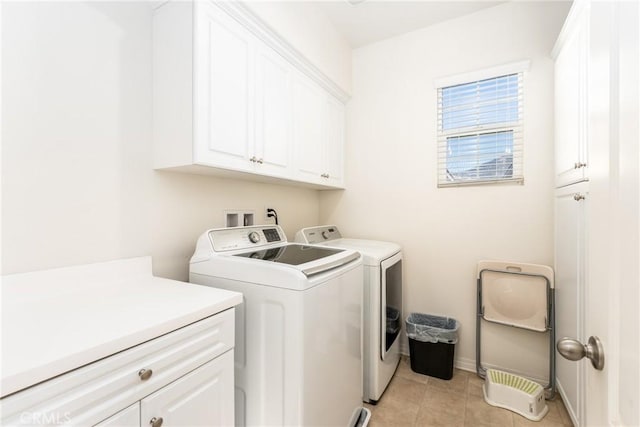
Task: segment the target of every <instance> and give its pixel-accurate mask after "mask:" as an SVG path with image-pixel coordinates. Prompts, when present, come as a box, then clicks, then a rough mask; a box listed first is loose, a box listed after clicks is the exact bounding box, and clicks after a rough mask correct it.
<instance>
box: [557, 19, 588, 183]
mask: <svg viewBox="0 0 640 427" xmlns="http://www.w3.org/2000/svg"><path fill="white" fill-rule="evenodd" d="M574 24H575V25H574V28H573V29H572V31H571V33H570V34H569V37H568V39H567V41H566V43H565V45H564V46H563V47H562V50H561V51H560V54H559V55H558V57H557V59H556V65H555V147H556V186H557V187H561V186H564V185H568V184H572V183H576V182H580V181H583V180H585V179H587V176H588V175H587V165H588V161H587V121H586V112H587V101H588V100H587V96H586V84H587V74H586V73H587V59H588V58H587V25H588V22H587V20H586V15H585V14H583V15H581V16H579V17H578V19H577V20H576V21H575V22H574Z"/></svg>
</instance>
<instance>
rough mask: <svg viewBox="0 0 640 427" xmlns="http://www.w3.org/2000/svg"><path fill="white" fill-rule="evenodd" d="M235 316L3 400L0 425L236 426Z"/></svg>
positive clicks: (199, 324)
mask: <svg viewBox="0 0 640 427" xmlns="http://www.w3.org/2000/svg"><path fill="white" fill-rule="evenodd" d="M234 331H235V325H234V309H228V310H225V311H223V312H221V313H218V314H216V315H214V316H211V317H208V318H206V319H202V320H200V321H198V322H195V323H192V324H190V325H188V326H185V327H183V328H180V329H178V330H175V331H173V332H171V333H168V334H165V335H162V336H160V337H158V338H155V339H152V340H150V341H147V342H144V343H141V344H139V345H137V346H134V347H131V348H129V349H127V350H124V351H120V352H118V353H116V354H113V355H111V356H109V357H106V358H103V359H100V360H98V361H96V362H93V363H91V364H89V365H85V366H83V367H79V368H78V369H75V370H73V371H71V372H68V373H66V374H64V375H60V376H58V377H55V378H53V379H51V380H48V381H45V382H43V383H40V384H37V385H34V386H32V387H30V388H27V389H25V390H22V391H20V392H17V393H14V394H12V395H10V396H7V397H4V398H3V399H1V400H0V414H1V418H0V425H2V426H27V425H29V426H31V425H56V424H64V425H73V426H100V427H105V426H118V427H129V426H132V427H133V426H144V427H149V426H151V427H160V426H184V427H191V426H229V425H233V424H234V376H233V370H234V365H233V354H234V350H233V347H234V335H235V332H234Z"/></svg>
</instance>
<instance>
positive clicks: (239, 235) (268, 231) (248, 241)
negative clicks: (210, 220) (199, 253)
mask: <svg viewBox="0 0 640 427" xmlns="http://www.w3.org/2000/svg"><path fill="white" fill-rule="evenodd" d="M209 240H210V241H211V245H212V246H213V250H214V251H216V252H224V251H230V250H236V249H245V248H255V247H260V246H264V245H268V244H271V243H280V242H286V241H287V238H286V236H285V234H284V232H283V231H282V229H281V228H280V226H278V225H262V226H250V227H230V228H218V229H215V230H209Z"/></svg>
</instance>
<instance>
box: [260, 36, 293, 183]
mask: <svg viewBox="0 0 640 427" xmlns="http://www.w3.org/2000/svg"><path fill="white" fill-rule="evenodd" d="M292 73H293V67H292V66H291V65H289V64H288V63H287V62H286V61H285V60H284V58H282V57H281V56H280V55H279V54H278V53H276V52H275V51H274V50H273V49H271V48H270V47H268V46H267V45H265V44H263V43H259V44H258V49H257V54H256V144H255V150H254V154H253V155H255V156H256V172H258V173H260V174H268V175H275V176H287V172H288V168H289V167H290V165H291V160H290V155H291V138H292V133H293V126H292V117H291V114H292V111H291V105H292V101H291V98H292V96H291V92H292V89H291V77H292Z"/></svg>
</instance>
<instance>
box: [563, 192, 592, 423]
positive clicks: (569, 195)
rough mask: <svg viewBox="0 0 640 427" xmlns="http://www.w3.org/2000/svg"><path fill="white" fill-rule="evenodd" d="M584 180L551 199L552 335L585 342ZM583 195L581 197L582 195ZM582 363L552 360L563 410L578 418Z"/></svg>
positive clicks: (581, 392)
mask: <svg viewBox="0 0 640 427" xmlns="http://www.w3.org/2000/svg"><path fill="white" fill-rule="evenodd" d="M587 185H588V183H581V184H575V185H570V186H568V187H564V188H562V189H560V190H557V193H556V200H555V286H556V288H555V295H556V310H555V311H556V337H557V338H558V339H560V338H563V337H570V338H574V339H577V340H579V341H581V342H586V341H585V336H584V335H585V334H584V331H583V329H584V328H583V325H584V304H585V280H586V277H585V257H586V250H585V248H586V238H587V236H586V229H587V228H586V227H587V203H588V201H589V198H588V188H587ZM582 197H584V198H582ZM585 366H586V365H585V364H584V363H576V362H573V361H569V360H567V359H565V358H563V357H558V358H557V360H556V369H557V375H556V377H557V379H558V388H559V389H560V391H561V393H562V395H563V398H564V400H565V403H566V406H567V409H568V410H569V411H570V412H571V413H572V414H573V416H574V417H575V419H578V420H582V416H581V413H582V411H583V410H584V403H583V402H584V394H583V390H584V374H585V372H584V368H585Z"/></svg>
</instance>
